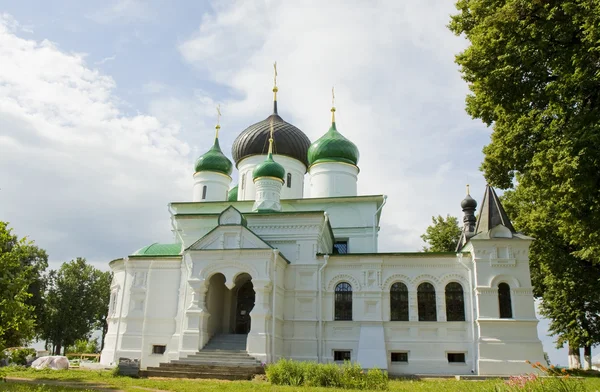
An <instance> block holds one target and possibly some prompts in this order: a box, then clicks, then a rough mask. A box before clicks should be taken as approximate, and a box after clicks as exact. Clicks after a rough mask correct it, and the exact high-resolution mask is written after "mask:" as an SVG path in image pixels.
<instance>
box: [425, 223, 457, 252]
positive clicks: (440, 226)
mask: <svg viewBox="0 0 600 392" xmlns="http://www.w3.org/2000/svg"><path fill="white" fill-rule="evenodd" d="M431 221H432V223H433V224H432V225H430V226H429V227H427V229H426V230H425V234H423V235H422V236H421V239H422V240H423V241H424V242H425V243H427V244H428V245H429V246H424V247H423V251H425V252H454V251H455V250H456V246H457V245H458V241H459V239H460V233H461V230H460V227H459V226H458V219H457V218H456V217H454V216H450V215H446V218H445V219H444V218H443V217H442V216H441V215H438V216H437V217H435V216H432V217H431Z"/></svg>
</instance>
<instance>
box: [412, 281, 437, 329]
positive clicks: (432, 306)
mask: <svg viewBox="0 0 600 392" xmlns="http://www.w3.org/2000/svg"><path fill="white" fill-rule="evenodd" d="M426 285H428V286H431V289H432V290H427V291H424V290H421V287H427V286H426ZM424 301H427V302H424ZM417 312H418V316H419V321H425V322H435V321H438V317H437V298H436V290H435V286H434V285H433V284H432V283H429V282H422V283H420V284H419V286H417ZM427 313H429V314H427ZM432 314H433V317H432V318H431V317H427V316H431V315H432Z"/></svg>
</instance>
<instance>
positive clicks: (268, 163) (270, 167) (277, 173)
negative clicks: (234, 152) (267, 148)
mask: <svg viewBox="0 0 600 392" xmlns="http://www.w3.org/2000/svg"><path fill="white" fill-rule="evenodd" d="M261 177H275V178H278V179H280V180H282V181H283V178H284V177H285V168H284V167H283V166H281V165H280V164H279V163H277V162H275V161H274V160H273V154H271V153H269V155H268V156H267V159H265V160H264V162H262V163H261V164H260V165H258V166H256V167H255V168H254V170H253V171H252V178H254V179H255V180H256V179H257V178H261Z"/></svg>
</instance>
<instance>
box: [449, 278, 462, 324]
mask: <svg viewBox="0 0 600 392" xmlns="http://www.w3.org/2000/svg"><path fill="white" fill-rule="evenodd" d="M446 320H447V321H465V297H464V295H463V288H462V286H461V285H460V283H456V282H452V283H448V284H447V285H446Z"/></svg>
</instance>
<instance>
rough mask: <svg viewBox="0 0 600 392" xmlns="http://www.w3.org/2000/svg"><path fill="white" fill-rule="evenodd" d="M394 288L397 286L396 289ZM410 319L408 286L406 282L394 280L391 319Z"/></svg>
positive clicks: (391, 296)
mask: <svg viewBox="0 0 600 392" xmlns="http://www.w3.org/2000/svg"><path fill="white" fill-rule="evenodd" d="M402 286H403V288H402ZM394 288H396V290H395V289H394ZM395 297H396V298H395ZM403 297H404V298H403ZM395 315H396V317H395ZM409 320H410V305H409V293H408V286H407V285H406V284H405V283H404V282H400V281H398V282H394V284H392V286H391V287H390V321H409Z"/></svg>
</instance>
